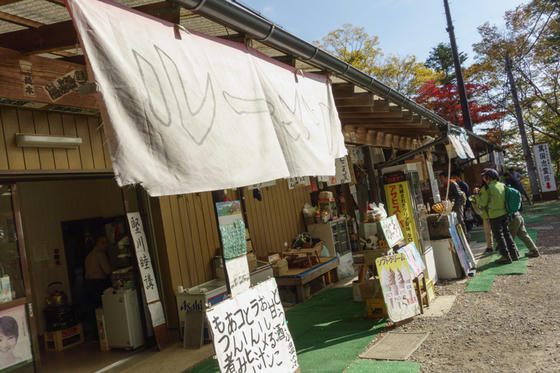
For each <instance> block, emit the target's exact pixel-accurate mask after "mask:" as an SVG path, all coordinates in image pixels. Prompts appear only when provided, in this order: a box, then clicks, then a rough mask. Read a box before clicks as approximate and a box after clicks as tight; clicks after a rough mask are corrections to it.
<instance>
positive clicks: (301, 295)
mask: <svg viewBox="0 0 560 373" xmlns="http://www.w3.org/2000/svg"><path fill="white" fill-rule="evenodd" d="M320 261H321V263H320V264H317V265H315V266H313V267H311V268H304V269H291V270H288V273H287V274H285V275H283V276H279V277H276V283H277V284H278V287H295V289H296V295H297V301H298V302H303V301H305V300H307V299H308V298H309V296H310V295H312V294H309V296H308V295H307V294H306V292H305V286H306V285H307V286H309V285H308V284H309V283H310V282H311V281H313V280H315V279H317V278H320V277H322V280H323V288H328V287H331V286H332V285H333V284H334V283H335V282H337V281H338V274H337V271H336V268H337V267H338V264H339V263H340V260H339V259H338V258H337V257H332V258H320Z"/></svg>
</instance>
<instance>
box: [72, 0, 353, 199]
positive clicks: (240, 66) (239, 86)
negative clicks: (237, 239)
mask: <svg viewBox="0 0 560 373" xmlns="http://www.w3.org/2000/svg"><path fill="white" fill-rule="evenodd" d="M67 3H68V7H69V10H70V13H71V15H72V18H73V20H74V23H75V25H76V28H77V30H78V34H79V36H80V40H81V42H82V46H83V48H84V51H85V53H86V55H87V57H88V60H89V62H90V64H91V68H92V70H93V74H94V79H95V82H96V83H97V85H98V87H99V90H100V91H101V94H102V97H103V102H104V104H105V105H104V110H106V112H104V114H105V115H106V116H108V120H107V118H104V119H106V124H105V127H106V134H107V136H108V140H109V143H110V153H111V158H112V161H113V168H114V171H115V175H116V179H117V182H118V183H119V185H121V186H122V185H127V184H136V183H139V184H142V185H143V187H144V188H145V189H146V190H147V191H148V193H149V194H150V195H152V196H158V195H167V194H180V193H191V192H199V191H208V190H217V189H225V188H232V187H240V186H245V185H250V184H256V183H261V182H266V181H270V180H273V179H280V178H286V177H294V176H312V175H334V173H335V166H334V160H335V159H336V158H340V157H342V156H344V155H346V148H345V146H344V137H343V135H342V131H341V126H340V121H339V119H338V114H337V111H336V107H335V104H334V98H333V95H332V91H331V86H330V84H329V81H328V79H327V77H326V76H322V75H316V74H308V73H305V74H303V75H302V74H301V73H299V74H296V71H295V69H294V68H292V67H290V66H288V65H284V64H281V63H279V62H278V61H276V60H273V59H271V58H268V57H266V56H264V55H262V54H260V53H259V52H257V51H255V50H252V49H247V47H246V46H245V45H244V44H240V43H233V42H230V41H226V40H222V39H217V38H212V37H209V36H203V35H201V34H198V33H196V32H190V31H186V30H184V29H179V28H176V27H174V25H173V24H171V23H168V22H165V21H162V20H158V19H155V18H151V17H149V16H146V15H144V14H142V13H139V12H136V11H134V10H132V9H128V8H124V7H122V6H120V5H118V4H115V3H111V2H109V1H105V0H103V1H100V0H67Z"/></svg>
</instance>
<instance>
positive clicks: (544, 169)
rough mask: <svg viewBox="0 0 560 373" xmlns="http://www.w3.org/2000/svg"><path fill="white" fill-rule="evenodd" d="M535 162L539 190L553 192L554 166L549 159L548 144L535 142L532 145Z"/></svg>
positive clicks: (554, 181) (554, 184) (554, 188)
mask: <svg viewBox="0 0 560 373" xmlns="http://www.w3.org/2000/svg"><path fill="white" fill-rule="evenodd" d="M533 153H534V155H535V164H536V165H537V170H538V174H539V182H540V184H541V192H543V193H546V192H553V191H555V190H556V180H555V179H554V167H553V166H552V160H551V159H550V152H549V150H548V144H537V145H535V146H533Z"/></svg>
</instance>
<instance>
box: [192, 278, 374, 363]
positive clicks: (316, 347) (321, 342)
mask: <svg viewBox="0 0 560 373" xmlns="http://www.w3.org/2000/svg"><path fill="white" fill-rule="evenodd" d="M286 318H287V320H288V327H289V329H290V332H291V334H292V337H293V339H294V342H295V345H296V349H297V355H298V360H299V364H300V367H301V371H302V372H305V373H308V372H321V373H323V372H325V373H329V372H332V373H341V372H344V370H345V369H346V368H347V367H348V366H349V365H350V363H351V362H352V361H354V359H356V358H357V357H358V355H359V354H360V352H362V351H363V349H364V348H365V347H366V346H367V345H368V344H369V343H370V342H371V340H372V339H373V338H374V337H375V335H376V334H377V333H379V332H380V331H381V330H382V329H383V328H384V327H385V322H384V321H380V320H371V319H366V318H364V304H363V303H361V302H354V301H353V299H352V289H351V288H341V289H330V290H327V291H324V292H322V293H320V294H318V295H317V296H315V297H313V298H311V299H309V300H308V301H306V302H304V303H301V304H298V305H297V306H295V307H294V308H292V309H290V310H289V311H287V312H286ZM188 372H192V373H215V372H219V369H218V363H217V361H216V360H214V359H209V360H206V361H205V362H203V363H202V364H199V365H198V366H196V367H194V368H193V369H191V370H189V371H188Z"/></svg>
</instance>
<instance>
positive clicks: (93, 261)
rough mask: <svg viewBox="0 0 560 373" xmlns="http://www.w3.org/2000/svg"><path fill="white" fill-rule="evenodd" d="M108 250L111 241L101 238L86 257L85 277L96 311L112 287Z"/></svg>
mask: <svg viewBox="0 0 560 373" xmlns="http://www.w3.org/2000/svg"><path fill="white" fill-rule="evenodd" d="M108 249H109V241H108V240H107V237H105V236H99V237H98V238H97V240H96V242H95V247H94V248H93V250H91V252H90V253H89V254H88V256H87V257H86V263H85V269H86V271H85V276H84V277H85V279H86V288H87V289H88V293H89V294H88V295H89V297H90V301H91V302H92V305H93V306H94V309H95V308H97V307H100V306H101V295H103V291H104V290H105V289H107V288H109V287H111V280H110V278H109V276H110V275H111V272H112V271H113V270H112V268H111V264H109V258H107V250H108Z"/></svg>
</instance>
